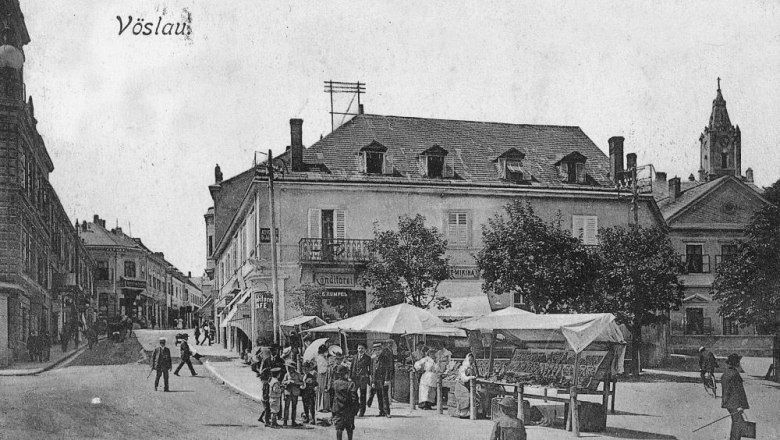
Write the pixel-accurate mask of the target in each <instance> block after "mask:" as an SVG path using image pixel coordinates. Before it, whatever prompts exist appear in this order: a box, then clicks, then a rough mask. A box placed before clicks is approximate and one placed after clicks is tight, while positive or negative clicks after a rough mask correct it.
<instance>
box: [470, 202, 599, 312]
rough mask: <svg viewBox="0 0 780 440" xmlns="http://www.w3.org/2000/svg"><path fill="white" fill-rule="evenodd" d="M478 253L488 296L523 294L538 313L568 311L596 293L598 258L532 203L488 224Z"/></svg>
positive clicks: (507, 208)
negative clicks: (544, 217) (595, 264)
mask: <svg viewBox="0 0 780 440" xmlns="http://www.w3.org/2000/svg"><path fill="white" fill-rule="evenodd" d="M482 241H483V243H484V247H483V248H482V249H481V250H480V251H479V253H478V254H477V255H476V262H477V267H478V268H479V270H480V271H481V272H482V278H483V280H484V282H483V284H482V288H483V290H484V291H485V292H495V293H497V294H505V293H509V294H511V295H512V297H513V298H518V295H522V298H523V302H524V303H525V304H526V306H527V307H529V308H530V310H531V311H533V312H536V313H565V312H568V311H571V310H574V309H576V305H575V303H576V302H577V301H578V300H579V299H581V298H583V297H585V296H588V295H589V294H590V292H592V282H593V266H592V261H593V260H592V258H590V256H589V252H588V250H587V249H586V247H585V246H584V245H583V244H582V242H581V241H580V240H579V239H578V238H576V237H573V236H572V235H571V233H570V232H569V231H566V230H564V229H563V228H562V219H561V216H560V215H558V216H556V218H555V219H554V220H553V221H552V222H549V223H548V222H545V221H543V220H542V219H541V218H539V217H538V216H537V215H536V214H535V213H534V209H533V207H532V206H531V204H530V203H528V202H522V201H519V200H515V201H513V202H512V203H510V204H508V205H506V206H505V207H504V213H503V214H502V213H499V214H497V215H496V216H494V217H493V218H491V219H489V220H488V223H487V224H486V225H483V226H482Z"/></svg>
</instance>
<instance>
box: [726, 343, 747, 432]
mask: <svg viewBox="0 0 780 440" xmlns="http://www.w3.org/2000/svg"><path fill="white" fill-rule="evenodd" d="M741 359H742V356H740V355H738V354H736V353H732V354H730V355H729V357H728V358H727V359H726V366H727V367H728V368H727V369H726V371H725V372H724V373H723V376H721V378H720V384H721V387H723V400H722V403H721V405H720V406H721V408H725V409H726V410H727V411H728V412H729V414H731V431H730V433H729V440H739V439H741V438H742V429H743V428H742V426H743V425H744V422H745V417H744V414H745V410H746V409H748V408H750V405H748V401H747V395H745V387H744V386H743V385H742V376H740V375H739V371H737V369H738V368H739V362H740V360H741Z"/></svg>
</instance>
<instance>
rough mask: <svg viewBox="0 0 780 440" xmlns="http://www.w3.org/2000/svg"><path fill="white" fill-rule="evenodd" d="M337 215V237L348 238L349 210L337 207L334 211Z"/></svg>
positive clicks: (335, 215)
mask: <svg viewBox="0 0 780 440" xmlns="http://www.w3.org/2000/svg"><path fill="white" fill-rule="evenodd" d="M333 214H334V217H335V223H336V224H335V229H336V231H335V232H336V234H335V235H336V238H347V233H346V232H347V228H346V224H345V223H346V219H347V211H346V210H344V209H336V210H334V212H333Z"/></svg>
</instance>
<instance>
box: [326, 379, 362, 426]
mask: <svg viewBox="0 0 780 440" xmlns="http://www.w3.org/2000/svg"><path fill="white" fill-rule="evenodd" d="M335 373H336V380H335V381H334V382H333V386H332V387H331V388H330V389H329V390H328V392H329V393H330V400H331V402H333V403H332V404H331V411H332V413H333V426H334V427H335V428H336V440H342V436H343V435H344V431H345V430H346V431H347V440H352V433H353V432H354V430H355V414H357V412H358V396H357V388H356V387H355V383H354V382H351V381H350V380H349V368H347V367H346V366H344V365H338V366H337V367H336V369H335Z"/></svg>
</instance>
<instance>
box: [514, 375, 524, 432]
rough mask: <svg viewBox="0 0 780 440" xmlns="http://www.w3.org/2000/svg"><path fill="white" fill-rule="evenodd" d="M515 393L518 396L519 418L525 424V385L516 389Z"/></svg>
mask: <svg viewBox="0 0 780 440" xmlns="http://www.w3.org/2000/svg"><path fill="white" fill-rule="evenodd" d="M515 393H516V394H517V418H518V419H520V421H521V422H523V423H525V408H523V394H525V385H523V384H520V385H518V386H516V387H515Z"/></svg>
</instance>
